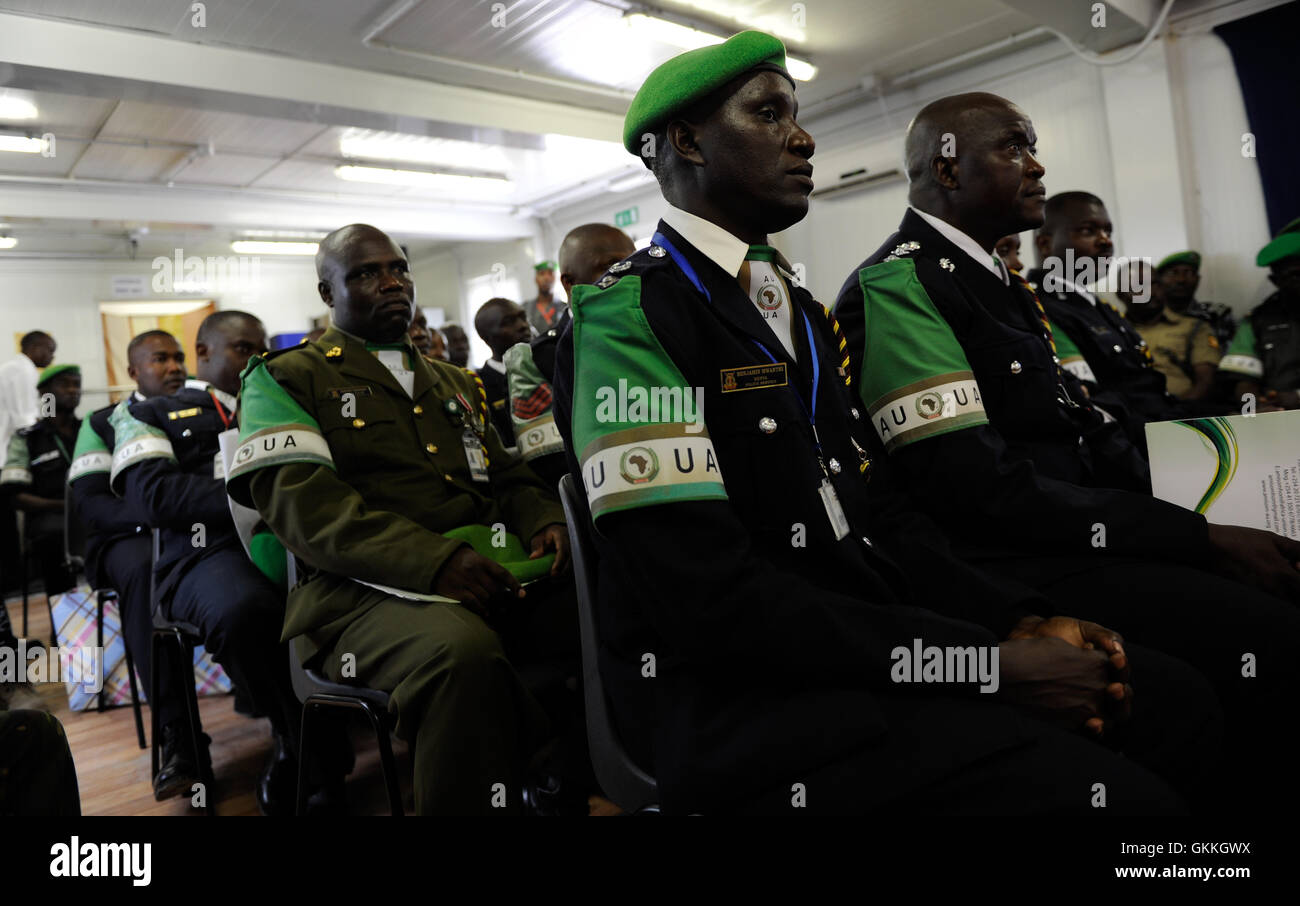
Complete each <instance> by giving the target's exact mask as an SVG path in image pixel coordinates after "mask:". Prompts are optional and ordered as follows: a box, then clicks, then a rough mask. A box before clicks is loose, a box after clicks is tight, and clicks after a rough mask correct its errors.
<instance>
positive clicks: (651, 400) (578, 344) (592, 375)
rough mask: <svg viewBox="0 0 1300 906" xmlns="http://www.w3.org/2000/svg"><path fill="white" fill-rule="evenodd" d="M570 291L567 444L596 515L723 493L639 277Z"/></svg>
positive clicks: (691, 396) (693, 404)
mask: <svg viewBox="0 0 1300 906" xmlns="http://www.w3.org/2000/svg"><path fill="white" fill-rule="evenodd" d="M594 289H595V288H594V287H592V288H589V287H575V288H574V290H575V291H574V294H573V308H572V311H573V328H572V329H573V355H574V361H573V373H574V375H575V380H574V388H573V446H574V449H575V451H577V452H578V462H579V464H580V466H581V469H582V481H583V486H584V488H585V490H586V492H587V502H588V505H589V506H590V508H591V515H592V519H593V521H594V520H596V519H598V518H599V517H600V516H602V515H604V514H606V513H613V512H617V511H619V510H628V509H634V508H637V507H643V506H653V505H655V504H660V503H674V502H677V501H683V500H725V499H726V498H727V492H726V490H725V488H724V487H723V484H722V472H721V470H720V469H719V468H718V458H717V454H716V453H715V452H714V450H713V442H712V441H711V440H710V439H709V432H708V428H707V426H706V425H705V423H704V416H703V413H702V412H701V411H700V405H701V401H702V399H703V396H704V389H703V388H702V387H701V388H694V387H690V386H688V385H687V383H686V379H685V378H684V377H683V375H682V373H681V370H680V369H679V368H678V367H677V365H676V363H675V362H673V360H672V359H671V358H670V357H669V355H668V353H667V352H666V351H665V350H664V348H663V346H662V345H661V344H660V342H659V339H658V338H657V337H656V336H655V335H654V331H652V330H651V329H650V324H649V322H648V321H647V320H646V316H645V312H644V311H643V310H642V308H641V278H640V277H639V276H636V275H628V276H625V277H623V278H622V279H621V280H619V281H618V282H617V283H614V284H613V285H612V286H610V287H608V288H607V289H604V290H596V291H592V290H594Z"/></svg>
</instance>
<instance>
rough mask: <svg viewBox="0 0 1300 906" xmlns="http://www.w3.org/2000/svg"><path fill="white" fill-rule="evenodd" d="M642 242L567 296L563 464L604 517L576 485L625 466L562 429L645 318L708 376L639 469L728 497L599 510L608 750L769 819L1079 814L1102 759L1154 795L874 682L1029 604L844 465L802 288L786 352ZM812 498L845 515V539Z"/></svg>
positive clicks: (1034, 732) (1001, 716)
mask: <svg viewBox="0 0 1300 906" xmlns="http://www.w3.org/2000/svg"><path fill="white" fill-rule="evenodd" d="M654 241H655V244H654V245H653V246H651V248H650V249H648V250H643V251H639V252H637V253H636V254H635V255H633V256H632V257H631V258H629V259H627V260H625V261H624V262H620V263H619V264H617V265H615V266H614V267H613V268H612V269H611V273H610V274H607V276H606V277H605V278H604V279H602V280H601V281H600V282H599V283H597V284H596V288H597V289H599V291H596V290H590V291H589V290H587V289H585V288H584V289H579V290H576V291H575V294H574V296H575V299H574V302H573V307H572V311H573V313H574V321H573V323H572V324H571V325H570V327H569V328H568V329H567V330H566V331H565V332H564V334H563V335H562V336H561V337H560V343H559V348H558V350H557V355H556V374H555V389H556V396H555V399H556V413H557V422H558V424H559V425H560V430H561V433H562V434H563V435H564V436H565V440H566V447H567V450H566V455H567V456H568V459H569V468H570V471H571V473H572V474H573V475H574V478H575V480H576V481H579V482H583V481H584V477H585V478H586V479H587V480H586V481H585V482H584V484H583V485H582V486H584V487H585V488H586V490H587V494H588V498H587V501H588V502H589V503H590V502H591V501H597V503H595V504H593V506H598V507H603V506H605V504H604V502H603V501H601V500H600V499H599V498H598V497H596V496H592V495H594V494H599V493H603V492H604V490H607V489H602V488H601V487H600V485H602V484H604V483H605V482H617V481H618V478H617V477H616V476H617V473H618V471H619V467H618V466H617V465H615V466H613V467H612V468H611V469H610V470H609V471H603V470H600V469H599V468H598V467H597V466H595V465H593V462H592V461H589V460H584V461H582V462H580V461H579V459H578V458H577V455H575V451H578V452H580V453H582V455H583V456H584V457H585V456H587V454H586V452H585V451H584V450H583V449H582V448H583V447H585V446H587V444H586V442H585V441H584V440H583V439H582V438H576V439H575V437H574V436H573V432H574V428H575V421H574V413H575V407H577V406H590V405H592V400H591V399H590V397H589V393H590V390H591V382H593V381H594V382H597V383H599V382H602V381H608V382H612V383H613V384H617V383H618V380H619V378H620V377H623V376H626V375H628V374H634V373H635V370H636V368H637V365H636V363H635V362H634V361H633V360H631V359H629V360H626V361H623V360H620V359H618V357H617V354H615V355H614V358H612V359H605V360H604V364H603V365H602V362H601V361H596V360H591V359H589V358H588V353H589V351H591V350H593V349H601V350H604V351H605V354H606V355H608V354H609V351H610V350H615V349H618V348H627V347H626V345H625V342H641V341H642V340H644V339H645V336H644V334H640V335H634V332H635V331H636V330H639V329H640V328H635V327H633V326H632V325H634V324H636V323H637V322H640V323H642V324H644V325H645V328H646V329H648V330H649V331H650V332H651V333H652V334H653V338H654V344H655V345H657V346H658V347H659V348H660V349H662V350H663V353H664V354H665V355H666V356H667V357H668V359H669V360H670V362H671V365H672V366H674V367H676V368H677V369H679V370H680V375H681V377H682V378H683V379H684V381H685V384H687V385H689V386H692V387H702V388H703V389H704V400H703V410H702V411H703V416H704V422H705V427H706V429H707V431H706V432H705V433H703V434H695V435H693V434H690V433H689V432H687V433H685V434H683V435H681V437H682V439H683V442H684V443H689V444H691V445H693V446H691V448H690V453H689V454H688V453H684V452H683V450H682V449H681V447H680V446H679V448H678V449H676V450H673V451H668V450H666V448H665V449H661V450H660V452H659V453H658V454H657V457H658V458H657V460H656V461H657V462H658V463H659V464H660V466H661V469H662V470H668V469H672V468H676V470H677V471H678V472H681V473H683V474H686V473H690V472H692V471H695V470H699V471H698V472H697V473H696V475H695V476H690V475H689V474H687V477H688V478H698V477H705V478H707V477H708V476H709V475H711V474H712V475H714V478H715V479H716V478H717V474H719V473H720V476H721V477H720V481H721V483H722V484H723V485H725V499H717V498H716V495H715V497H714V499H677V500H672V501H666V502H662V503H657V504H655V505H652V506H641V507H637V508H632V509H621V510H620V509H617V508H611V509H607V510H604V511H603V513H601V512H598V515H597V517H596V518H597V520H598V521H597V522H596V525H595V533H594V537H595V544H596V547H597V552H598V581H597V588H598V601H597V624H598V631H599V636H600V652H599V655H600V668H601V673H602V676H603V677H604V680H605V683H606V689H607V691H608V694H609V696H610V699H611V703H612V706H613V711H614V714H615V719H616V722H617V725H618V730H619V733H620V734H621V736H622V740H623V742H624V744H625V746H626V747H627V748H628V750H629V752H630V753H631V754H632V756H633V758H634V759H635V760H636V761H637V762H638V763H639V764H641V765H642V766H643V767H645V768H647V769H648V770H650V771H651V772H652V773H653V774H654V775H655V776H656V779H657V781H658V784H659V790H660V794H661V799H662V805H663V806H664V808H665V809H667V810H670V811H713V810H730V809H739V810H758V811H783V810H785V809H789V808H790V807H791V804H792V785H793V784H795V783H804V784H805V790H806V792H807V806H808V807H809V808H811V809H812V810H814V811H821V810H825V811H842V812H861V811H862V810H864V809H868V808H873V807H879V806H882V805H891V806H895V807H907V803H909V802H911V803H916V802H927V801H928V802H930V804H931V805H933V804H934V800H931V799H928V797H930V796H932V795H933V796H944V797H946V801H948V802H951V803H959V804H960V805H959V806H958V807H961V806H963V805H964V806H969V807H971V808H977V809H978V808H981V807H982V808H988V809H997V810H1022V809H1023V810H1026V811H1028V810H1033V809H1034V808H1046V809H1053V808H1062V809H1068V808H1071V807H1072V804H1074V805H1077V803H1076V802H1075V800H1074V799H1073V798H1072V796H1073V794H1072V793H1071V792H1066V790H1067V789H1070V788H1072V785H1073V784H1074V783H1078V782H1081V780H1079V778H1080V777H1081V776H1082V775H1083V774H1090V773H1096V772H1101V773H1103V774H1105V775H1106V776H1107V777H1109V778H1111V779H1112V781H1113V782H1114V783H1116V784H1118V785H1119V786H1120V788H1122V789H1123V790H1124V792H1123V794H1122V796H1121V798H1122V799H1124V800H1125V802H1126V805H1125V806H1124V807H1125V808H1128V807H1133V808H1136V809H1138V810H1162V809H1167V808H1170V807H1172V806H1171V803H1170V801H1169V797H1168V795H1167V793H1166V791H1165V787H1164V786H1163V785H1162V784H1161V783H1160V782H1159V781H1158V780H1157V779H1155V778H1154V777H1152V776H1151V775H1149V774H1147V773H1146V772H1145V771H1143V770H1141V769H1139V768H1137V767H1136V766H1134V765H1133V764H1132V763H1129V762H1123V761H1122V760H1119V759H1115V758H1113V756H1111V755H1110V754H1109V753H1107V752H1105V751H1104V750H1102V749H1101V748H1099V747H1096V746H1093V745H1091V744H1089V743H1086V742H1084V741H1083V740H1081V739H1078V738H1076V737H1074V736H1073V735H1071V734H1066V733H1062V732H1058V731H1056V730H1054V729H1052V728H1050V727H1047V726H1045V725H1043V724H1039V723H1038V722H1036V721H1032V720H1029V719H1026V718H1023V717H1021V716H1020V715H1019V714H1018V713H1016V712H1015V711H1013V710H1012V709H1010V708H1007V707H1005V706H1003V705H1000V704H996V703H994V702H992V701H990V700H989V698H986V697H982V696H981V695H979V694H978V693H975V692H974V690H973V688H972V687H970V686H948V687H945V688H944V689H942V691H936V689H935V687H930V688H925V687H920V686H917V687H911V688H907V689H903V690H902V691H900V688H899V687H897V686H895V685H894V684H892V683H891V682H890V680H889V663H890V653H891V651H892V650H893V649H894V648H895V646H897V645H910V644H911V643H912V640H913V639H917V638H920V639H924V640H926V644H936V645H961V646H966V645H974V646H987V645H995V644H997V640H998V638H1000V637H1001V636H1002V635H1003V634H1004V633H1005V631H1006V629H1008V628H1009V627H1010V626H1011V625H1013V624H1014V623H1015V621H1016V620H1017V619H1018V618H1019V616H1020V615H1023V613H1025V612H1026V610H1025V609H1026V607H1027V606H1029V607H1031V608H1032V609H1035V610H1037V609H1041V605H1042V602H1041V601H1037V600H1032V599H1029V598H1027V597H1026V595H1025V594H1023V593H1022V592H1020V591H1019V589H1018V586H1015V583H1009V584H1007V583H1002V584H1000V583H995V582H992V581H991V580H989V579H987V578H985V577H984V576H982V575H981V574H979V573H977V572H976V571H974V570H972V569H969V568H968V567H965V566H964V565H963V564H960V563H957V562H956V561H954V560H953V559H952V558H951V557H949V556H948V555H947V552H946V550H944V549H943V546H942V545H943V542H942V539H941V538H939V537H938V536H937V534H936V533H935V532H933V531H932V530H930V528H929V525H928V523H927V522H926V521H925V520H924V519H923V518H922V517H920V516H919V515H918V514H916V513H915V512H914V511H912V510H907V509H906V508H905V507H898V500H897V498H895V499H894V500H893V501H887V500H885V499H884V498H886V497H888V496H890V489H889V488H888V487H883V486H881V485H880V484H879V483H880V482H885V481H886V480H887V479H885V478H884V477H883V476H882V475H881V474H879V473H878V472H877V470H876V468H875V467H874V466H871V467H868V468H867V469H863V468H862V466H864V465H867V462H864V457H863V455H862V453H863V452H865V453H866V457H865V459H866V460H868V461H869V460H870V456H871V452H870V448H869V447H868V446H867V445H868V444H869V443H870V439H869V437H868V436H867V435H866V434H865V432H864V430H863V428H864V424H863V422H862V420H861V415H862V413H861V411H860V410H859V411H858V412H856V413H855V412H854V411H853V410H854V407H853V406H852V405H850V398H849V395H848V391H847V389H846V387H845V382H844V379H843V377H842V376H841V374H840V373H838V371H837V369H838V367H839V366H840V364H841V361H842V358H843V356H842V353H841V352H840V351H839V342H838V340H837V339H836V338H835V337H834V336H833V334H832V332H831V329H830V327H829V323H828V321H827V320H826V313H825V312H824V310H823V309H822V308H821V307H820V306H818V305H817V304H816V303H815V302H813V301H812V299H811V297H810V296H809V294H808V293H807V292H806V291H805V290H802V289H797V288H795V289H793V291H792V297H793V298H794V299H795V300H796V302H797V305H798V307H799V310H800V314H798V315H796V316H795V324H796V326H795V327H793V328H792V334H793V335H794V337H795V343H796V347H797V353H798V359H797V361H794V360H792V359H791V357H790V356H789V354H788V353H787V352H786V351H785V350H784V348H783V347H782V346H781V344H780V343H779V342H777V341H776V338H775V336H774V335H773V333H772V332H771V330H770V329H769V328H768V327H767V326H766V324H765V323H764V321H763V320H762V319H761V318H760V317H759V315H758V312H757V309H756V308H755V306H754V304H753V303H752V302H751V301H750V299H749V298H748V296H747V295H746V293H745V292H744V291H743V290H742V289H741V288H740V284H739V283H738V282H737V279H736V277H735V276H734V275H732V274H728V273H726V272H725V271H723V270H722V268H721V267H720V266H718V265H717V264H716V263H714V262H713V261H712V260H711V259H709V258H708V257H706V256H705V255H704V254H703V253H701V252H700V251H698V250H697V249H696V248H694V247H693V246H691V245H690V244H689V243H688V242H686V240H685V239H683V237H682V236H681V235H680V234H679V233H677V232H676V231H674V230H673V229H672V228H671V227H669V226H668V225H667V224H665V223H664V222H662V221H661V222H660V224H659V233H658V234H656V237H655V240H654ZM670 247H671V249H672V251H671V252H669V251H668V249H669V248H670ZM690 274H693V275H694V276H693V277H692V276H690ZM624 306H630V307H629V309H628V310H627V311H624V310H623V307H624ZM633 309H635V310H639V311H640V312H641V313H642V314H643V317H640V316H637V315H636V314H635V312H634V311H633ZM624 328H626V329H627V330H628V331H629V333H628V334H627V335H626V336H624V335H622V334H620V331H621V330H623V329H624ZM589 331H597V332H600V331H603V333H601V334H600V335H599V336H597V337H595V338H594V339H593V337H592V336H591V335H590V334H589V333H588V332H589ZM575 334H581V336H580V337H578V339H577V340H576V341H575ZM629 338H630V339H629ZM575 342H576V343H577V344H578V348H577V350H575ZM575 351H576V352H577V353H578V355H579V357H580V361H579V362H578V363H577V365H576V371H575V359H574V356H575ZM769 356H770V357H769ZM602 367H603V368H608V369H609V370H608V372H607V373H606V372H605V371H602V370H601V368H602ZM760 369H761V370H760ZM728 374H730V375H731V378H732V381H731V382H728V380H727V375H728ZM575 377H576V378H577V379H578V383H577V384H576V385H575ZM729 383H730V385H731V386H732V387H733V388H740V389H733V390H730V391H729V390H727V389H726V387H727V386H728V384H729ZM575 392H576V393H578V394H581V396H579V398H578V399H577V400H576V401H575V399H574V394H575ZM814 401H815V402H814ZM855 405H856V404H855ZM810 415H811V416H812V417H813V418H815V424H816V436H817V437H818V438H819V439H820V451H819V450H818V449H817V448H816V447H815V445H814V443H815V442H814V429H813V426H812V423H811V420H810ZM579 418H580V419H581V418H582V416H581V414H580V416H579ZM645 430H646V431H648V432H649V433H648V435H647V436H648V437H650V436H655V435H656V432H657V433H658V435H659V436H662V434H663V432H664V431H671V430H673V429H672V427H671V426H670V427H668V428H665V427H663V426H659V425H654V426H650V427H649V428H647V429H645ZM701 438H702V439H703V440H701ZM653 442H654V441H653V440H647V444H650V443H653ZM575 444H577V446H575ZM703 444H707V449H705V446H703ZM649 458H650V457H642V464H641V465H640V466H638V467H637V468H640V469H641V470H642V471H643V472H644V471H645V470H646V466H645V463H646V461H647V460H648V459H649ZM624 459H625V460H626V459H627V456H626V454H625V456H624ZM684 459H685V460H686V462H685V464H683V460H684ZM819 463H820V464H819ZM710 464H713V465H712V468H711V466H710ZM823 465H824V468H823ZM885 469H886V471H887V469H888V467H887V466H886V467H885ZM588 472H590V473H591V474H587V475H584V473H588ZM611 472H612V473H614V474H611ZM869 477H870V481H868V478H869ZM623 480H624V481H628V482H630V481H631V479H630V478H629V477H628V476H626V475H625V476H623ZM823 482H825V484H823ZM615 487H616V488H622V487H624V485H618V484H615ZM825 487H831V488H833V489H834V492H835V494H836V495H837V496H838V500H839V502H840V504H841V506H842V510H843V519H844V521H845V523H846V528H847V534H844V535H843V536H842V537H839V538H837V535H838V534H839V533H838V532H837V531H836V530H835V528H834V527H833V526H832V523H831V521H830V518H829V515H828V510H827V508H826V507H825V506H824V505H823V502H822V499H823V498H822V494H823V493H825V492H824V491H823V490H819V489H821V488H825ZM873 495H880V497H873ZM877 500H880V501H882V502H879V503H878V502H877ZM895 509H902V510H906V514H904V515H901V516H900V515H898V513H896V512H894V510H895ZM909 519H910V520H911V522H910V524H909V522H908V520H909ZM801 532H802V533H804V535H805V538H804V540H805V542H806V543H804V544H802V545H801V544H798V543H795V541H794V540H793V539H795V538H797V537H798V536H799V533H801ZM908 546H910V547H911V548H912V550H911V551H910V552H907V551H904V550H903V548H904V547H908ZM959 590H960V591H959ZM918 601H920V602H922V603H924V605H925V607H926V608H930V609H924V608H923V607H921V606H916V603H917V602H918ZM648 655H653V659H649V658H648V657H647V656H648ZM651 661H652V663H653V675H652V676H651V675H648V673H647V669H648V668H647V664H648V663H651ZM1170 664H1176V662H1173V661H1172V660H1170ZM1179 669H1182V670H1183V671H1184V672H1185V673H1187V674H1190V675H1191V676H1192V677H1193V678H1194V676H1195V674H1192V673H1191V672H1190V671H1186V668H1180V667H1179V666H1175V667H1174V671H1175V672H1177V671H1178V670H1179ZM1193 682H1195V680H1194V679H1193ZM1026 778H1034V782H1035V784H1036V785H1039V784H1038V783H1037V781H1042V782H1041V785H1040V786H1041V789H1042V790H1043V793H1042V795H1041V798H1036V799H1032V801H1031V800H1025V799H1023V798H1018V797H1017V795H1016V794H1015V793H1012V792H1010V791H1009V789H1010V788H1015V787H1017V785H1018V784H1020V783H1022V782H1024V780H1025V779H1026ZM981 790H983V792H981ZM814 791H816V792H815V794H814ZM984 795H987V796H988V797H989V798H987V799H981V796H984ZM939 807H943V806H939Z"/></svg>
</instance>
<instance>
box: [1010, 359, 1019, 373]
mask: <svg viewBox="0 0 1300 906" xmlns="http://www.w3.org/2000/svg"><path fill="white" fill-rule="evenodd" d="M1020 368H1021V365H1020V363H1019V362H1017V361H1015V360H1012V362H1011V373H1012V374H1019V373H1020Z"/></svg>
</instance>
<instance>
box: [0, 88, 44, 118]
mask: <svg viewBox="0 0 1300 906" xmlns="http://www.w3.org/2000/svg"><path fill="white" fill-rule="evenodd" d="M38 116H40V111H38V110H37V109H36V105H35V104H33V103H32V102H31V101H29V100H27V99H25V98H19V97H14V96H13V95H9V94H6V95H0V120H34V119H36V117H38Z"/></svg>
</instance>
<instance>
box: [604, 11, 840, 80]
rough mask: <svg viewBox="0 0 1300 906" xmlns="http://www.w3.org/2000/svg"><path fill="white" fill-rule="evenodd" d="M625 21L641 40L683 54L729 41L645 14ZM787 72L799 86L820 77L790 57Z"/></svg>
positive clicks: (786, 62)
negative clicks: (673, 49) (671, 48)
mask: <svg viewBox="0 0 1300 906" xmlns="http://www.w3.org/2000/svg"><path fill="white" fill-rule="evenodd" d="M623 21H624V22H626V23H627V25H628V27H629V28H631V29H633V30H634V31H635V32H636V33H637V37H638V38H640V39H644V40H650V41H659V42H662V43H664V44H671V45H672V46H674V47H680V48H681V49H682V50H696V49H697V48H700V47H710V46H712V45H714V44H721V43H722V42H723V41H725V40H726V39H725V38H722V37H719V36H718V35H715V34H710V33H709V32H706V31H700V30H699V29H698V28H691V27H690V26H689V25H681V24H679V23H677V22H670V21H669V20H667V19H659V18H656V17H655V16H648V15H646V14H645V13H633V14H632V15H630V16H627V17H625V18H624V20H623ZM785 68H786V70H787V71H788V72H789V73H790V75H791V76H793V77H794V79H795V80H796V81H799V82H808V81H811V80H812V79H813V77H814V76H816V75H817V67H816V66H813V65H812V64H811V63H808V62H807V61H805V60H800V59H799V58H797V57H792V56H789V55H787V56H786V58H785Z"/></svg>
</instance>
